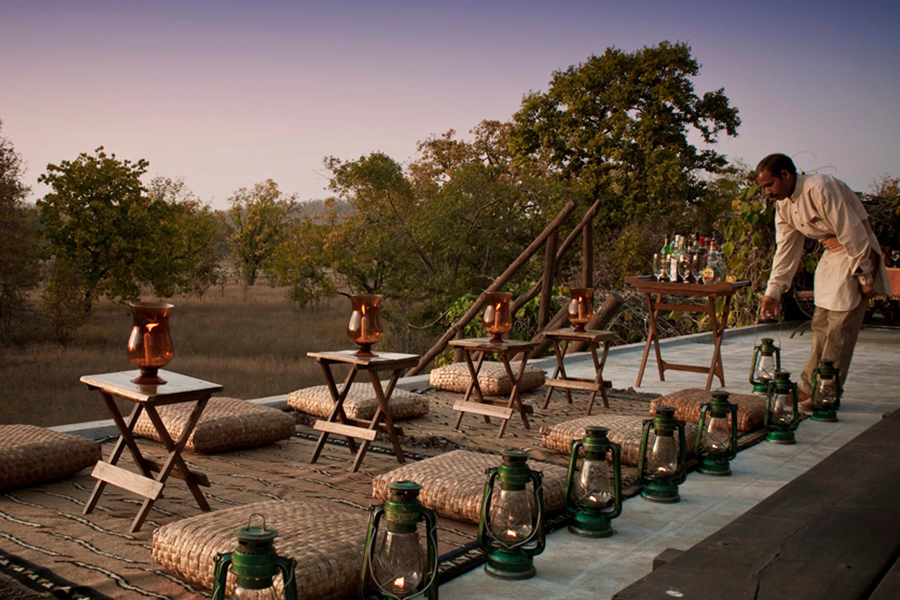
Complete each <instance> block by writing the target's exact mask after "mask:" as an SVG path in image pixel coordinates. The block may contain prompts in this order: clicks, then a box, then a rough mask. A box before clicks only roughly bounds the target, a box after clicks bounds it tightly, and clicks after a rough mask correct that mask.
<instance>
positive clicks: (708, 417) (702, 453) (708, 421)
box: [696, 390, 738, 475]
mask: <svg viewBox="0 0 900 600" xmlns="http://www.w3.org/2000/svg"><path fill="white" fill-rule="evenodd" d="M737 410H738V407H737V405H736V404H732V403H731V402H729V401H728V392H726V391H725V390H716V391H714V392H713V393H712V400H711V401H710V402H707V403H706V404H704V405H703V406H701V407H700V422H699V424H698V426H697V446H696V454H697V457H698V458H699V459H700V464H699V465H698V467H697V470H698V471H699V472H700V473H704V474H706V475H731V464H730V461H731V460H732V459H733V458H734V457H735V456H736V455H737V435H738V431H737ZM729 417H730V418H729Z"/></svg>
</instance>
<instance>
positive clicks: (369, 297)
mask: <svg viewBox="0 0 900 600" xmlns="http://www.w3.org/2000/svg"><path fill="white" fill-rule="evenodd" d="M381 298H382V296H381V295H379V294H351V295H350V302H352V303H353V312H352V313H350V324H349V325H347V335H348V336H349V337H350V340H351V341H352V342H353V343H354V344H356V345H357V346H358V347H359V351H357V353H356V356H375V354H374V353H373V352H372V346H373V345H374V344H377V343H378V342H380V341H381V338H382V337H384V327H382V325H381V308H380V307H381Z"/></svg>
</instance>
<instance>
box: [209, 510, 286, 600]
mask: <svg viewBox="0 0 900 600" xmlns="http://www.w3.org/2000/svg"><path fill="white" fill-rule="evenodd" d="M253 517H259V518H260V520H261V521H262V525H253V524H252V523H253ZM277 536H278V532H277V531H275V530H274V529H266V520H265V517H263V516H262V515H260V514H252V515H250V518H249V519H247V527H245V528H242V529H239V530H238V545H237V548H235V550H234V551H233V552H228V553H226V554H218V555H216V570H215V575H214V578H215V582H214V585H213V596H212V597H213V600H225V586H226V584H227V582H228V571H229V570H230V571H231V572H232V573H233V574H234V586H233V589H232V592H231V600H277V599H279V598H283V599H284V600H297V582H296V580H295V579H294V559H290V560H288V559H287V558H284V557H281V556H278V555H277V554H276V553H275V546H274V543H273V542H274V540H275V538H276V537H277ZM279 571H280V572H281V577H282V582H283V588H282V593H281V594H279V593H278V591H277V590H276V589H275V586H274V585H273V583H272V582H273V580H274V578H275V575H276V574H277V573H278V572H279Z"/></svg>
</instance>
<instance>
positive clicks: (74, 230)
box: [37, 146, 156, 311]
mask: <svg viewBox="0 0 900 600" xmlns="http://www.w3.org/2000/svg"><path fill="white" fill-rule="evenodd" d="M148 165H149V163H148V162H147V161H146V160H144V159H140V160H138V161H137V162H131V161H130V160H119V159H118V158H116V155H115V154H107V153H106V152H105V151H104V150H103V147H102V146H101V147H100V148H97V150H95V154H94V155H93V156H92V155H89V154H86V153H82V154H80V155H78V158H76V159H75V160H74V161H67V160H64V161H62V162H61V163H60V164H59V165H54V164H49V165H47V172H46V173H44V174H42V175H41V176H40V177H39V178H38V181H39V182H41V183H45V184H47V185H49V186H50V187H51V188H52V190H53V191H51V192H50V193H48V194H47V195H46V196H44V197H43V198H42V199H41V200H38V202H37V206H38V212H39V214H40V219H41V225H42V226H43V234H44V237H45V239H46V240H47V244H48V250H49V253H50V255H51V256H52V257H53V259H54V260H55V261H56V263H57V264H58V267H59V268H65V269H68V270H70V271H71V272H72V274H73V275H75V276H77V278H78V280H79V285H78V286H77V287H78V288H79V289H80V291H81V300H82V302H83V304H84V308H85V310H86V311H90V308H91V306H92V303H93V301H94V300H96V299H97V298H98V297H100V296H102V295H106V296H108V297H110V298H113V299H119V300H122V299H134V298H137V297H138V296H139V295H140V283H141V280H142V276H143V275H145V273H146V271H147V267H146V263H147V261H148V260H152V259H153V255H152V252H153V251H154V250H155V248H154V247H153V246H154V244H153V243H152V242H153V241H155V234H154V231H153V228H154V226H155V225H156V221H155V220H154V219H153V216H154V214H153V213H152V212H151V210H150V205H151V202H150V200H149V198H148V197H147V196H146V195H145V194H144V191H145V190H144V187H143V185H142V184H141V176H142V175H143V174H144V173H145V172H146V170H147V166H148ZM70 285H71V284H70Z"/></svg>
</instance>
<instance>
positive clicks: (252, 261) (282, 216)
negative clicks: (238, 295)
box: [228, 179, 297, 285]
mask: <svg viewBox="0 0 900 600" xmlns="http://www.w3.org/2000/svg"><path fill="white" fill-rule="evenodd" d="M296 202H297V196H296V194H292V195H290V196H286V195H285V194H284V193H282V192H281V190H279V189H278V184H277V183H275V182H274V181H272V180H271V179H267V180H266V181H264V182H262V183H257V184H256V185H254V186H253V188H252V189H249V190H248V189H247V188H241V189H239V190H238V191H237V192H236V193H235V194H234V196H232V197H231V198H229V199H228V203H229V204H230V205H231V208H229V209H228V232H229V234H228V242H229V245H230V247H231V253H232V255H233V256H234V257H235V259H237V261H238V264H239V266H240V269H241V275H242V278H243V281H244V282H245V283H246V284H247V285H253V284H255V283H256V278H257V276H258V275H259V272H260V271H261V270H264V269H265V268H266V267H268V266H270V263H271V260H272V259H273V257H274V256H275V253H276V251H277V249H278V246H279V245H280V244H281V243H282V242H283V241H284V239H285V234H286V232H287V229H288V226H289V223H290V220H291V212H292V211H293V210H294V207H295V205H296Z"/></svg>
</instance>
